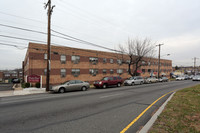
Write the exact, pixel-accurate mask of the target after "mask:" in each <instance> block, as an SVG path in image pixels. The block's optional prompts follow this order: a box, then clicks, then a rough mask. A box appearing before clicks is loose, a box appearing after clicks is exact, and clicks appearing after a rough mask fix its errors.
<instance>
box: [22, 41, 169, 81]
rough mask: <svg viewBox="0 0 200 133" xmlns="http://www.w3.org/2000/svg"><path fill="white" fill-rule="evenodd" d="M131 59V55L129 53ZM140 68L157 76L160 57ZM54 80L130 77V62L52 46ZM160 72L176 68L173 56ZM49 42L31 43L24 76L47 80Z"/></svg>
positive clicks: (100, 53) (142, 72)
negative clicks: (46, 43) (173, 63)
mask: <svg viewBox="0 0 200 133" xmlns="http://www.w3.org/2000/svg"><path fill="white" fill-rule="evenodd" d="M126 59H128V57H126ZM143 63H144V64H143V66H142V67H141V68H140V69H139V70H138V73H140V75H141V76H143V77H149V76H156V74H157V72H158V71H157V70H158V60H157V59H155V58H154V59H151V60H150V61H148V62H143ZM50 64H51V65H50V84H51V85H54V84H60V83H62V82H65V81H67V80H73V79H79V80H83V81H88V82H90V83H92V82H93V81H96V80H100V79H101V78H103V77H105V76H111V75H113V76H114V75H115V76H116V75H120V76H121V77H122V78H123V79H126V78H128V77H130V75H129V74H128V65H127V64H125V63H123V62H122V60H121V59H120V58H119V54H117V53H112V52H103V51H95V50H86V49H78V48H70V47H62V46H51V62H50ZM160 64H161V67H160V70H161V72H160V75H166V76H168V77H169V75H170V73H171V72H172V61H171V60H163V59H161V60H160ZM46 67H47V45H44V44H36V43H29V47H28V50H27V53H26V56H25V59H24V62H23V68H24V76H25V77H27V76H29V75H39V76H40V75H41V76H42V84H43V85H45V83H46V72H47V69H46Z"/></svg>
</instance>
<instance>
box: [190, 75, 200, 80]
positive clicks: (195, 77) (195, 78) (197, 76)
mask: <svg viewBox="0 0 200 133" xmlns="http://www.w3.org/2000/svg"><path fill="white" fill-rule="evenodd" d="M192 80H193V81H200V75H196V76H194V77H193V78H192Z"/></svg>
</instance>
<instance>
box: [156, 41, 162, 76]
mask: <svg viewBox="0 0 200 133" xmlns="http://www.w3.org/2000/svg"><path fill="white" fill-rule="evenodd" d="M161 45H164V44H158V45H156V46H159V52H158V78H160V46H161Z"/></svg>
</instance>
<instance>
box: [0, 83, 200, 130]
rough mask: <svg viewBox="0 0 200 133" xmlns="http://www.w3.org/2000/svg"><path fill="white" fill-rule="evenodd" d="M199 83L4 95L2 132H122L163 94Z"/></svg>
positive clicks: (148, 114)
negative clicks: (62, 92) (13, 95)
mask: <svg viewBox="0 0 200 133" xmlns="http://www.w3.org/2000/svg"><path fill="white" fill-rule="evenodd" d="M199 83H200V82H194V81H189V80H188V81H174V82H168V83H155V84H144V85H136V86H125V87H120V88H108V89H93V90H89V91H86V92H82V91H80V92H70V93H64V94H40V95H29V96H15V97H6V98H1V101H0V132H1V133H29V132H31V133H119V132H120V131H122V130H123V129H124V128H125V127H126V126H127V125H128V124H129V123H130V122H131V121H133V119H135V118H136V117H137V116H138V115H140V114H141V112H142V111H143V110H145V109H146V108H147V107H148V106H149V105H150V104H152V103H153V102H154V101H155V100H156V99H158V98H159V97H161V96H162V95H163V94H166V93H167V92H170V91H172V90H175V89H181V88H185V87H189V86H193V85H196V84H199ZM168 97H169V95H167V96H166V97H164V98H162V99H161V100H160V101H158V102H157V103H156V104H155V105H154V106H152V107H151V108H150V109H149V110H148V111H147V112H145V114H144V115H142V117H141V118H140V119H139V120H138V121H136V122H135V123H134V124H133V125H132V126H131V127H130V128H129V129H128V130H127V131H126V133H135V132H137V131H138V130H139V129H140V128H141V127H142V126H143V125H144V124H145V123H146V122H147V121H148V120H149V119H150V117H151V116H152V114H153V112H155V111H156V110H157V109H158V107H159V106H160V105H161V104H162V103H163V102H164V101H165V100H166V99H167V98H168Z"/></svg>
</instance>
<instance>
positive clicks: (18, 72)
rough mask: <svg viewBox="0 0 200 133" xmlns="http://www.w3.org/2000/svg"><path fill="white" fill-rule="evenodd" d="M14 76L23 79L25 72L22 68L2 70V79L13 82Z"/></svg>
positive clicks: (0, 78)
mask: <svg viewBox="0 0 200 133" xmlns="http://www.w3.org/2000/svg"><path fill="white" fill-rule="evenodd" d="M13 78H18V79H22V78H23V73H22V69H14V70H2V71H1V72H0V81H3V82H5V81H6V80H7V82H11V80H12V79H13Z"/></svg>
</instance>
